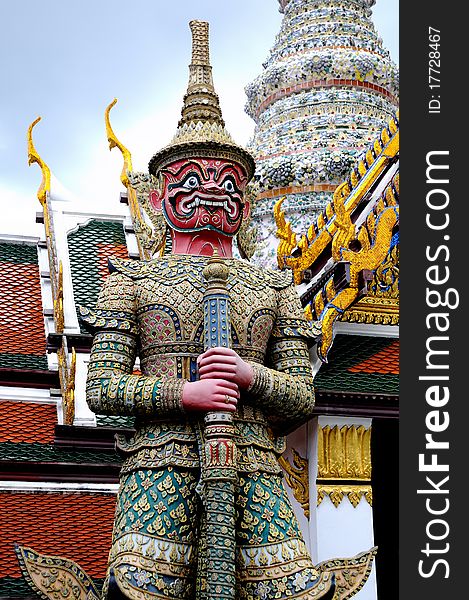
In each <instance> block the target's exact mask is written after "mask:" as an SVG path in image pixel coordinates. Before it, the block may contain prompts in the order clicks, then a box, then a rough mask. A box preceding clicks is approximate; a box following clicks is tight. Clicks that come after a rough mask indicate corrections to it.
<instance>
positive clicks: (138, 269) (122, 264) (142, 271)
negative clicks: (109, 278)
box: [107, 257, 153, 280]
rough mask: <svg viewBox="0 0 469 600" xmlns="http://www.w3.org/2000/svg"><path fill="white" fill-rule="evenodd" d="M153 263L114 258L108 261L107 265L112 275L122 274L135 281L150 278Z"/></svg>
mask: <svg viewBox="0 0 469 600" xmlns="http://www.w3.org/2000/svg"><path fill="white" fill-rule="evenodd" d="M152 262H153V261H143V260H132V259H128V258H127V259H126V258H115V257H113V258H109V259H108V261H107V264H108V269H109V273H110V274H112V273H120V274H121V275H125V276H127V277H130V279H134V280H135V279H142V278H143V277H147V276H148V274H149V273H150V270H151V264H152Z"/></svg>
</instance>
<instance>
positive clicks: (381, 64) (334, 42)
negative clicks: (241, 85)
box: [246, 0, 398, 266]
mask: <svg viewBox="0 0 469 600" xmlns="http://www.w3.org/2000/svg"><path fill="white" fill-rule="evenodd" d="M279 3H280V6H279V9H280V12H282V13H283V14H284V17H283V20H282V25H281V28H280V32H279V33H278V35H277V38H276V41H275V44H274V46H273V48H272V50H271V52H270V56H269V58H268V59H267V60H266V62H265V63H264V64H263V67H264V68H263V71H262V73H261V74H260V75H259V76H258V77H257V78H256V79H255V80H254V81H253V82H252V83H250V84H249V85H248V86H247V87H246V94H247V97H248V101H247V105H246V112H247V113H248V114H249V115H250V116H251V117H252V118H253V119H254V121H255V122H256V129H255V133H254V137H253V139H252V140H251V142H250V144H249V149H250V150H251V152H252V153H253V154H254V156H255V158H256V165H257V167H256V175H255V179H256V180H257V182H258V185H259V196H258V202H257V203H256V207H255V210H254V211H253V219H254V220H255V221H256V222H257V224H258V228H259V234H258V235H259V249H258V251H257V253H256V254H255V256H254V260H256V261H257V262H258V263H260V264H264V265H268V266H273V265H274V264H275V262H276V261H275V248H276V245H277V242H276V240H275V224H274V220H273V217H272V211H273V205H274V203H275V201H276V200H278V198H280V197H281V196H283V195H287V200H286V201H285V202H284V206H283V208H284V210H285V211H286V214H287V216H288V218H289V220H290V221H291V223H292V226H293V228H294V229H295V230H296V231H300V230H302V229H306V228H307V226H308V225H309V223H311V220H312V217H313V216H314V214H316V213H317V212H319V211H320V210H322V209H323V208H324V206H325V204H326V203H327V202H328V201H329V200H330V199H331V196H332V193H333V191H334V190H335V188H336V187H337V185H338V184H339V183H340V182H341V181H342V180H343V179H344V178H345V176H346V174H347V173H348V170H349V169H350V167H351V165H352V164H353V163H354V162H355V160H356V158H357V155H358V154H359V153H360V152H361V151H363V150H364V149H365V148H366V147H368V146H369V144H370V142H371V141H372V140H373V139H374V138H375V137H376V135H377V134H378V132H379V131H380V129H381V128H382V127H383V126H384V125H385V124H386V123H387V122H388V121H389V119H390V118H391V117H392V115H393V114H394V113H395V112H396V109H397V102H398V100H397V99H398V69H397V67H396V66H395V64H394V63H393V62H392V61H391V58H390V55H389V52H388V51H387V50H386V49H385V48H384V47H383V44H382V41H381V39H380V38H379V37H378V33H377V32H376V30H375V27H374V25H373V23H372V20H371V14H372V13H371V8H372V6H373V5H374V4H375V0H279Z"/></svg>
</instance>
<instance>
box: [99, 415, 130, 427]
mask: <svg viewBox="0 0 469 600" xmlns="http://www.w3.org/2000/svg"><path fill="white" fill-rule="evenodd" d="M134 424H135V417H113V416H109V415H96V425H97V426H98V427H125V428H126V429H133V427H134Z"/></svg>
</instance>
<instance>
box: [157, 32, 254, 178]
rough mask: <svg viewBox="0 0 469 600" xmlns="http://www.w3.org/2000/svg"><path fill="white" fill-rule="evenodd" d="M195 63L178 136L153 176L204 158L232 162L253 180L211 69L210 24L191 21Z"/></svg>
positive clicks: (247, 157)
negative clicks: (177, 162) (227, 120)
mask: <svg viewBox="0 0 469 600" xmlns="http://www.w3.org/2000/svg"><path fill="white" fill-rule="evenodd" d="M189 26H190V28H191V32H192V60H191V64H190V65H189V83H188V86H187V91H186V94H185V95H184V99H183V107H182V111H181V118H180V120H179V123H178V127H177V130H176V135H175V136H174V137H173V139H172V140H171V142H170V143H169V145H168V146H166V147H165V148H163V149H162V150H160V151H159V152H157V153H156V154H155V155H154V156H153V158H152V159H151V160H150V164H149V166H148V168H149V171H150V173H152V174H153V175H156V174H157V173H158V171H159V170H160V169H161V168H163V167H164V166H165V165H167V164H168V163H170V162H173V161H175V160H178V159H182V158H191V157H195V156H198V157H205V158H221V159H226V160H232V161H234V162H236V163H238V164H241V165H242V166H243V167H244V168H245V169H246V171H247V174H248V177H249V178H251V177H252V175H253V173H254V168H255V165H254V159H253V158H252V156H251V155H250V154H249V153H248V152H247V151H246V150H244V148H242V147H241V146H238V145H237V144H236V143H235V141H234V140H233V138H232V137H231V135H230V134H229V133H228V132H227V130H226V129H225V122H224V120H223V117H222V113H221V108H220V103H219V99H218V95H217V93H216V92H215V88H214V86H213V78H212V67H211V65H210V55H209V54H210V52H209V37H208V23H207V22H206V21H191V22H190V23H189Z"/></svg>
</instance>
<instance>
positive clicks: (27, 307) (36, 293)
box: [0, 261, 46, 356]
mask: <svg viewBox="0 0 469 600" xmlns="http://www.w3.org/2000/svg"><path fill="white" fill-rule="evenodd" d="M0 281H1V282H2V285H1V288H0V289H1V294H0V352H5V353H9V354H29V355H31V354H33V355H36V356H42V355H44V354H45V352H46V338H45V333H44V319H43V315H42V299H41V287H40V283H39V268H38V265H37V264H30V263H15V262H9V261H4V262H0Z"/></svg>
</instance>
